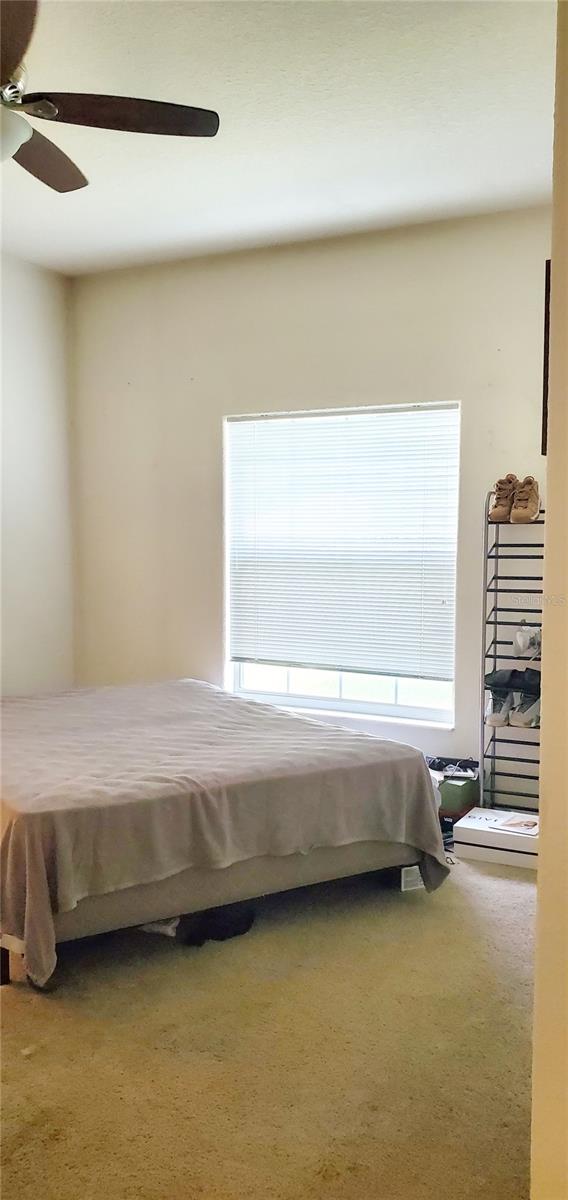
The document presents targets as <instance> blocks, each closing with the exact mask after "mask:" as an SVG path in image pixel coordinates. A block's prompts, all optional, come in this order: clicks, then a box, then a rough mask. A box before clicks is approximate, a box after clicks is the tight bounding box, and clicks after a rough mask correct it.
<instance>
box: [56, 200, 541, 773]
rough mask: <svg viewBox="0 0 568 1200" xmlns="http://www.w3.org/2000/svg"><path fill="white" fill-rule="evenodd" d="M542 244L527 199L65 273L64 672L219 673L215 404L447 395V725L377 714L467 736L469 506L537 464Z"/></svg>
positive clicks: (473, 736) (476, 567)
mask: <svg viewBox="0 0 568 1200" xmlns="http://www.w3.org/2000/svg"><path fill="white" fill-rule="evenodd" d="M548 253H549V213H548V211H546V210H532V211H526V212H521V213H514V214H504V215H497V216H490V217H484V218H478V219H474V220H463V221H452V222H444V223H439V224H433V225H430V226H424V227H416V228H407V229H405V230H400V231H390V232H387V233H383V234H376V235H369V236H362V237H354V238H348V239H343V240H336V241H329V242H322V243H312V244H310V245H302V246H294V247H287V248H279V249H275V250H266V251H258V252H255V253H247V254H240V255H233V256H223V257H218V258H210V259H203V260H197V261H196V260H194V261H189V262H184V263H179V264H174V265H171V264H170V265H164V266H159V267H151V268H141V269H134V270H128V271H120V272H113V273H107V274H102V275H98V276H90V277H87V278H84V279H81V280H78V281H76V282H75V283H74V285H73V286H74V300H75V305H74V320H75V323H76V324H75V333H76V344H77V364H78V366H77V374H76V380H75V387H76V410H75V416H76V425H75V435H76V443H75V451H76V466H77V502H78V509H77V518H78V543H77V544H78V548H79V562H78V609H77V614H78V621H77V632H78V639H77V658H78V669H79V677H80V679H81V680H82V681H83V682H96V683H99V682H106V681H121V680H130V679H152V678H157V677H162V676H179V675H183V674H192V675H196V676H201V677H202V678H205V679H209V680H211V681H214V682H222V679H223V613H222V595H223V587H222V564H223V557H222V454H221V451H222V423H223V416H224V415H226V414H231V413H246V412H253V413H254V412H267V411H279V410H284V411H286V410H293V409H302V408H318V407H333V406H338V405H361V404H367V403H368V404H381V403H389V404H392V403H399V402H400V403H407V402H409V401H411V402H415V401H420V400H423V401H454V400H459V401H461V404H462V437H463V453H462V472H461V501H460V504H461V507H460V548H459V564H458V579H459V594H458V647H457V651H458V652H457V679H456V730H455V734H452V733H447V734H444V733H441V732H436V733H435V734H433V733H432V731H431V730H426V731H424V730H420V729H417V728H409V727H408V726H404V725H400V724H397V723H393V724H386V723H385V724H384V726H382V728H384V729H385V731H386V732H387V734H388V735H389V736H393V737H397V736H398V737H401V738H402V740H412V741H414V742H415V743H416V744H418V745H423V747H424V748H425V749H431V750H434V751H438V752H440V753H442V752H444V751H446V752H451V751H452V750H453V751H455V752H456V753H459V754H466V753H475V752H476V748H477V711H478V677H479V662H478V657H479V642H480V632H479V623H480V547H481V515H482V507H483V501H484V496H485V493H486V490H487V488H488V487H489V486H490V485H491V484H492V483H493V481H494V479H495V477H496V476H497V475H498V474H500V473H502V472H505V471H507V470H510V469H512V470H515V471H517V473H518V474H521V473H522V472H528V471H533V472H535V473H536V474H537V475H539V476H541V477H542V472H543V460H542V459H541V456H540V404H541V388H542V384H541V373H542V312H543V279H544V260H545V258H546V257H547V255H548ZM435 469H436V456H435V448H433V454H432V470H433V471H435ZM380 728H381V727H379V728H377V727H375V731H378V732H380Z"/></svg>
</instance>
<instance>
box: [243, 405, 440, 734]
mask: <svg viewBox="0 0 568 1200" xmlns="http://www.w3.org/2000/svg"><path fill="white" fill-rule="evenodd" d="M225 447H226V464H225V465H226V472H225V483H226V539H227V614H226V616H227V644H228V653H229V659H230V664H231V666H232V670H233V672H234V678H233V682H234V686H235V688H236V690H238V691H240V692H245V693H248V694H251V695H261V696H264V697H266V698H269V699H270V700H273V701H275V702H280V703H285V704H289V705H294V706H295V705H296V704H299V705H302V704H303V705H309V706H311V707H317V708H322V707H324V708H325V707H327V708H334V709H337V710H348V711H363V712H373V713H383V714H387V715H394V716H396V715H399V716H417V717H425V718H429V719H436V720H439V721H443V720H449V719H451V717H452V715H453V678H454V643H455V573H456V544H457V509H458V472H459V461H458V460H459V409H458V407H457V405H444V406H420V407H419V406H414V407H404V408H403V407H392V408H381V409H354V410H350V411H349V410H348V411H341V412H333V413H321V412H319V413H302V414H298V415H289V414H286V415H281V416H280V415H279V416H267V417H263V416H259V417H244V418H235V419H229V420H227V422H226V441H225Z"/></svg>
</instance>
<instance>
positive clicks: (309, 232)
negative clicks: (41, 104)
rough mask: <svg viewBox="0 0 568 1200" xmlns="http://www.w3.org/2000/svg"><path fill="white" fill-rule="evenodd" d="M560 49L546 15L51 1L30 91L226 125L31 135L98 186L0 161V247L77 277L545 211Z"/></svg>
mask: <svg viewBox="0 0 568 1200" xmlns="http://www.w3.org/2000/svg"><path fill="white" fill-rule="evenodd" d="M554 41H555V4H554V3H549V0H532V2H529V3H525V2H522V0H514V2H513V3H510V2H509V0H505V2H504V3H503V2H501V0H499V2H486V0H482V2H481V3H478V2H477V0H466V2H459V0H457V2H454V0H449V2H445V0H443V2H442V3H429V2H415V3H406V2H404V0H398V2H396V3H382V2H380V0H373V2H371V3H359V2H358V0H339V2H335V0H319V2H318V0H316V2H313V0H308V2H305V0H298V2H295V0H284V3H272V2H270V0H259V2H253V3H249V2H248V0H231V2H229V3H225V2H224V0H218V2H216V0H205V2H197V3H195V2H194V0H181V2H178V0H176V2H172V0H113V2H111V3H109V2H108V0H43V2H42V4H41V9H40V15H39V19H38V22H37V26H36V30H35V34H34V38H33V42H32V46H31V48H30V51H29V54H28V60H27V62H28V69H29V79H28V88H29V90H33V91H40V90H41V89H42V88H45V89H46V90H53V91H55V90H58V91H100V92H109V93H122V94H126V95H128V94H130V95H134V96H149V97H152V98H155V99H162V100H174V101H178V102H180V103H188V104H197V105H202V106H203V107H206V108H215V109H217V111H218V112H219V114H220V117H221V128H220V131H219V134H218V135H217V137H216V138H212V139H203V140H198V139H182V138H179V139H178V138H166V137H145V136H141V135H138V134H124V133H116V132H105V131H102V130H92V129H80V128H77V127H73V126H70V125H57V126H55V125H48V122H46V121H37V122H35V124H36V126H37V128H38V129H41V131H42V132H43V133H44V134H47V136H50V137H52V139H53V141H57V143H58V145H60V146H61V147H62V148H63V149H65V150H66V151H67V153H68V154H70V155H71V157H72V158H74V159H75V160H76V162H77V163H78V165H79V166H80V167H81V168H82V169H83V171H84V172H85V173H86V175H87V176H88V177H89V179H90V186H89V187H88V188H85V189H84V190H83V191H80V192H76V193H72V194H69V195H58V194H56V193H54V192H51V191H50V190H49V189H48V188H46V187H45V186H43V185H42V184H40V183H38V182H37V180H35V179H33V178H32V177H31V176H29V175H27V174H26V172H24V171H23V170H22V169H21V168H20V167H18V166H17V164H16V163H14V162H12V161H9V162H8V163H6V164H4V166H3V168H2V193H3V231H4V237H3V240H4V246H5V248H6V249H8V250H10V251H11V252H13V253H16V254H18V255H21V256H22V257H25V258H28V259H30V260H32V261H35V262H38V263H41V264H44V265H46V266H49V267H54V268H56V269H59V270H62V271H65V272H69V273H76V272H82V271H89V270H96V269H99V268H101V267H106V266H115V265H119V264H123V263H134V262H143V261H151V260H156V259H160V258H168V257H178V256H182V255H187V254H194V253H203V252H204V251H210V250H218V249H221V248H223V249H224V248H233V247H239V246H245V245H259V244H263V243H267V242H274V241H285V240H291V239H295V238H302V237H308V236H319V235H323V234H329V233H339V232H347V231H353V230H357V229H366V228H378V227H381V226H385V225H389V224H399V223H403V222H406V221H420V220H424V219H429V218H437V217H443V216H450V215H457V214H460V213H466V212H476V211H477V212H478V211H486V210H490V209H499V208H506V207H509V206H517V205H524V204H533V203H539V202H541V201H546V200H548V198H549V195H550V172H551V158H552V111H553V90H554ZM32 123H34V122H32Z"/></svg>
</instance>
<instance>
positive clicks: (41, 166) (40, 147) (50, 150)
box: [14, 129, 89, 192]
mask: <svg viewBox="0 0 568 1200" xmlns="http://www.w3.org/2000/svg"><path fill="white" fill-rule="evenodd" d="M14 162H17V163H19V164H20V166H21V167H23V168H24V170H25V171H29V173H30V175H35V177H36V179H40V180H41V182H42V183H46V184H47V186H48V187H50V188H53V190H54V191H55V192H76V191H77V190H78V189H79V188H83V187H86V186H87V184H88V182H89V180H88V179H86V178H85V176H84V175H83V172H82V171H80V170H79V168H78V167H76V166H75V163H74V162H72V161H71V159H70V158H68V157H67V155H66V154H64V153H63V150H60V149H59V146H56V145H55V144H54V143H53V142H50V140H49V138H46V137H44V136H43V134H42V133H38V132H37V129H34V131H33V134H32V136H31V138H30V140H29V142H24V144H23V146H20V149H19V150H18V151H17V153H16V154H14Z"/></svg>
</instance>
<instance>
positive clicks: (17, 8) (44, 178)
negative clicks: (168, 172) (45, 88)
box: [0, 0, 219, 192]
mask: <svg viewBox="0 0 568 1200" xmlns="http://www.w3.org/2000/svg"><path fill="white" fill-rule="evenodd" d="M37 8H38V3H37V0H1V4H0V13H1V38H2V40H1V44H0V121H1V130H0V132H1V143H2V158H13V159H14V161H15V162H17V163H19V164H20V166H21V167H23V168H24V170H25V171H29V173H30V175H35V177H36V179H39V180H41V182H42V183H46V184H47V186H48V187H50V188H53V189H54V190H55V191H56V192H74V191H76V190H77V189H78V188H82V187H86V185H87V183H88V180H87V179H86V178H85V176H84V175H83V172H82V171H80V170H79V168H78V167H77V166H76V165H75V163H74V162H72V161H71V159H70V158H68V157H67V155H66V154H64V153H63V150H60V149H59V146H56V145H55V144H54V143H53V142H51V141H50V140H49V138H46V137H44V136H43V134H41V133H38V132H37V130H36V129H33V128H32V126H31V125H30V124H29V122H28V121H26V120H25V119H24V117H23V116H22V115H21V114H23V113H25V114H26V115H27V116H30V117H41V118H42V119H43V120H45V121H63V122H66V123H68V124H71V125H90V126H94V127H96V128H99V129H122V130H125V131H127V132H129V133H161V134H168V135H169V136H174V137H214V136H215V134H216V133H217V130H218V128H219V117H218V115H217V113H216V112H211V111H210V110H209V109H206V108H190V107H189V106H187V105H185V104H168V103H165V102H164V101H160V100H135V99H134V98H133V97H129V96H97V95H92V94H90V93H83V92H28V93H26V90H25V88H26V70H25V67H24V65H23V59H24V55H25V53H26V50H27V48H28V46H29V43H30V40H31V36H32V33H33V28H34V24H35V19H36V14H37Z"/></svg>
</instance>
